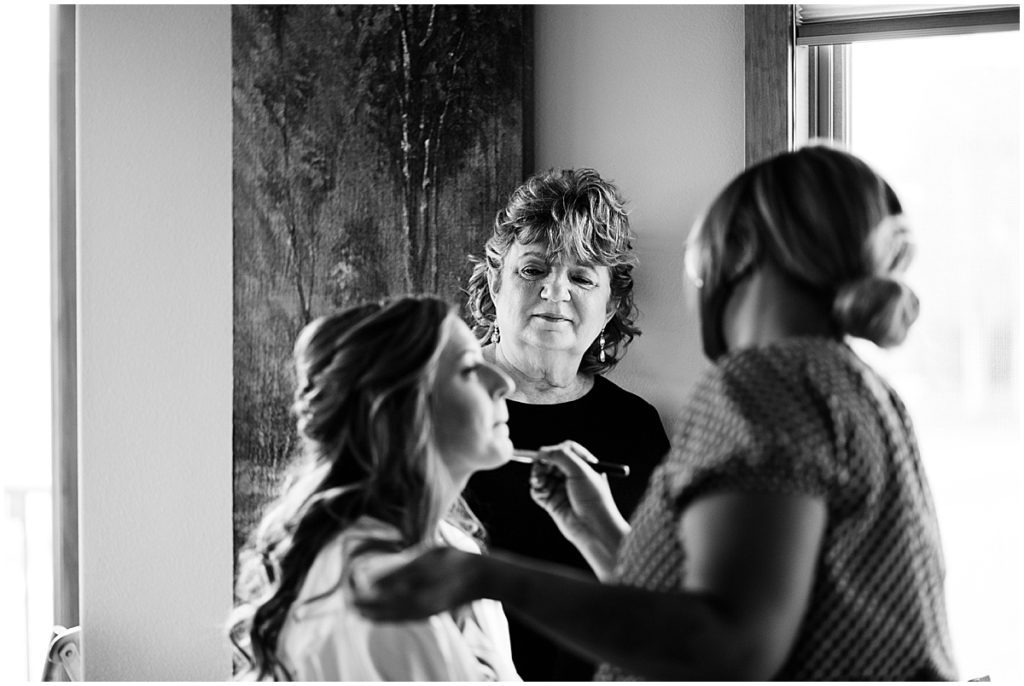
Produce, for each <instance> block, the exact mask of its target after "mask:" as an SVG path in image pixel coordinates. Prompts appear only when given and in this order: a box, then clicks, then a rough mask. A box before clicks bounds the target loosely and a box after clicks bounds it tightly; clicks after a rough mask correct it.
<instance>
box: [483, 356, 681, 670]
mask: <svg viewBox="0 0 1024 686" xmlns="http://www.w3.org/2000/svg"><path fill="white" fill-rule="evenodd" d="M508 411H509V421H508V426H509V432H510V435H511V438H512V443H513V445H515V446H516V447H517V448H523V449H530V450H536V449H537V448H540V447H541V446H546V445H554V444H556V443H561V442H562V441H565V440H574V441H576V442H578V443H580V444H581V445H583V446H584V447H585V448H587V450H589V451H590V452H592V453H593V454H594V455H595V456H596V457H597V458H598V459H601V460H607V461H611V462H620V463H625V464H628V465H629V467H630V475H629V476H628V477H626V478H616V477H609V482H610V485H611V489H612V494H613V495H614V496H615V502H616V504H617V505H618V507H619V509H620V511H621V512H622V513H623V515H624V516H626V517H629V515H630V513H631V512H632V511H633V510H634V508H635V507H636V505H637V503H638V502H639V500H640V496H641V495H643V492H644V489H645V488H646V486H647V480H648V478H649V477H650V475H651V472H652V471H653V469H654V467H655V466H656V465H657V464H658V463H659V462H661V460H662V458H663V457H664V456H665V453H666V452H668V448H669V441H668V435H667V434H666V433H665V429H664V426H663V425H662V422H661V417H660V416H659V414H658V411H657V410H656V409H655V408H654V406H653V405H651V404H650V403H648V402H647V401H645V400H644V399H643V398H641V397H640V396H638V395H635V394H633V393H630V392H629V391H626V390H625V389H623V388H621V387H619V386H617V385H616V384H615V383H613V382H611V381H609V380H608V379H606V378H604V377H603V376H596V377H594V385H593V387H592V388H591V389H590V391H588V392H587V394H586V395H584V396H582V397H581V398H578V399H576V400H573V401H570V402H565V403H557V404H554V405H531V404H527V403H520V402H515V401H508ZM529 479H530V466H529V465H527V464H520V463H515V462H512V463H509V464H507V465H505V466H503V467H501V468H499V469H495V470H492V471H487V472H479V473H477V474H475V475H474V476H473V478H472V479H470V482H469V487H468V488H467V490H466V500H467V502H468V503H469V506H470V508H472V510H473V512H474V513H476V515H477V517H479V518H480V520H481V522H482V523H483V525H484V528H485V529H486V531H487V536H488V543H489V545H490V547H492V548H495V549H501V550H507V551H511V552H515V553H519V554H521V555H526V556H528V557H532V558H535V559H541V560H547V561H550V562H555V563H558V564H563V565H568V566H571V567H575V568H577V569H581V570H585V571H587V572H588V573H589V572H590V567H589V566H588V565H587V563H586V561H585V560H584V559H583V557H582V556H581V555H580V553H579V552H578V551H577V550H576V548H575V547H574V546H573V545H572V544H571V543H569V542H568V541H566V540H565V538H563V537H562V534H561V533H560V532H559V531H558V528H557V527H556V526H555V524H554V522H552V521H551V518H550V517H549V516H548V514H547V512H545V511H544V509H543V508H541V507H540V506H539V505H537V504H536V503H534V502H533V500H532V499H531V498H530V481H529ZM508 619H509V629H510V633H511V638H512V657H513V661H514V662H515V665H516V669H517V671H518V672H519V675H520V676H521V677H522V678H523V679H524V680H526V681H590V680H591V679H592V678H593V675H594V670H595V668H596V665H594V664H593V663H591V662H588V661H586V660H583V659H581V658H579V657H577V656H575V655H574V654H572V653H571V652H569V651H567V650H564V649H563V648H561V647H559V646H558V645H557V644H555V643H554V642H552V641H550V640H549V639H547V638H545V637H544V636H542V635H541V634H539V633H537V632H536V631H534V630H533V629H531V628H529V627H528V626H527V625H525V624H523V623H522V622H520V621H518V620H517V619H516V617H514V616H509V618H508Z"/></svg>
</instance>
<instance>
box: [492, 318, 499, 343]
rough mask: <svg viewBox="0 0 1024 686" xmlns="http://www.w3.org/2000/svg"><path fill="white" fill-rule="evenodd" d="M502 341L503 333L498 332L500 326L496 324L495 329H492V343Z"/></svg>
mask: <svg viewBox="0 0 1024 686" xmlns="http://www.w3.org/2000/svg"><path fill="white" fill-rule="evenodd" d="M500 340H501V333H500V332H499V331H498V325H497V323H495V325H494V328H493V329H491V343H497V342H498V341H500Z"/></svg>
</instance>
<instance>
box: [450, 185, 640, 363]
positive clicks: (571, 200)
mask: <svg viewBox="0 0 1024 686" xmlns="http://www.w3.org/2000/svg"><path fill="white" fill-rule="evenodd" d="M633 238H634V236H633V234H632V233H631V231H630V228H629V217H628V215H627V212H626V210H625V208H624V202H623V200H622V199H621V198H620V197H619V192H618V189H617V188H616V187H615V186H614V185H613V184H612V183H610V182H608V181H605V180H604V179H602V178H601V176H600V175H599V174H598V173H597V172H596V171H594V170H593V169H586V168H582V169H565V170H562V171H555V170H553V169H552V170H548V171H546V172H542V173H539V174H536V175H534V176H532V177H531V178H529V179H527V181H526V182H525V183H523V185H521V186H519V188H517V189H516V190H515V191H513V193H512V195H511V196H510V197H509V201H508V203H507V204H506V206H505V207H504V208H503V209H502V210H501V211H499V212H498V214H497V216H496V217H495V220H494V233H493V234H492V235H491V237H490V238H489V239H488V240H487V242H486V243H485V244H484V255H483V256H482V257H477V256H470V261H471V263H472V264H473V273H472V275H470V277H469V284H468V286H467V288H466V292H467V295H468V307H469V311H470V314H471V315H472V317H473V331H474V333H475V334H476V335H477V337H479V338H481V339H484V338H487V337H489V336H490V335H491V332H492V331H493V330H494V320H495V316H496V315H495V309H494V301H493V300H492V299H491V294H490V289H489V287H488V273H490V275H491V278H492V279H493V280H494V284H495V286H494V287H495V289H496V290H497V289H498V288H500V287H501V268H502V265H503V264H504V261H505V256H506V255H507V254H508V250H509V248H510V247H511V245H512V242H513V241H518V242H519V243H535V242H543V243H544V244H545V245H546V246H547V252H548V255H549V256H554V255H558V256H561V257H571V258H572V259H573V260H575V261H577V262H579V263H581V264H597V265H603V266H606V267H608V268H609V270H610V272H611V298H612V300H614V301H615V302H616V304H617V306H616V309H615V314H614V315H613V316H612V318H611V320H610V321H609V322H608V324H607V325H606V326H605V328H604V339H605V361H604V362H601V361H600V351H599V350H597V348H596V346H591V347H590V348H588V349H587V351H586V352H585V353H584V355H583V359H582V361H581V362H580V368H579V371H580V372H581V373H584V374H602V373H604V372H606V371H608V370H610V369H612V368H613V367H614V366H615V365H616V364H617V363H618V361H619V360H620V359H622V357H623V356H624V355H625V354H626V348H627V347H629V344H630V342H632V340H633V338H634V337H635V336H637V335H639V334H640V329H639V328H637V326H636V324H635V320H636V317H637V309H636V306H635V305H634V303H633V267H634V266H636V262H637V260H636V254H635V253H634V251H633Z"/></svg>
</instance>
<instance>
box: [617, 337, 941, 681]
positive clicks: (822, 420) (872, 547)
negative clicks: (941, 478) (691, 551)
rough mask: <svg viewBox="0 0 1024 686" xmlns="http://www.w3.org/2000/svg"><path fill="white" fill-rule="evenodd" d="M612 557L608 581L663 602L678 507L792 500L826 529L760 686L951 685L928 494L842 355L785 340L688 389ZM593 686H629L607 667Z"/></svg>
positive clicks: (901, 434) (918, 469) (890, 420)
mask: <svg viewBox="0 0 1024 686" xmlns="http://www.w3.org/2000/svg"><path fill="white" fill-rule="evenodd" d="M672 446H673V447H672V450H671V452H670V453H669V455H668V456H667V457H666V459H665V461H664V462H663V463H662V465H661V466H660V467H658V469H657V470H656V471H655V473H654V475H653V476H652V478H651V481H650V485H649V487H648V489H647V492H646V494H645V495H644V498H643V500H642V501H641V504H640V506H639V507H638V509H637V511H636V513H635V514H634V516H633V521H632V526H633V529H632V532H631V533H630V534H629V535H628V536H627V538H626V539H625V541H624V542H623V545H622V547H621V549H620V551H619V558H618V563H617V566H616V570H615V572H616V574H615V576H616V581H617V582H619V583H623V584H628V585H632V586H640V587H644V588H649V589H654V590H674V589H675V590H678V589H680V588H681V579H682V578H683V573H684V570H685V568H686V548H685V546H684V545H683V544H682V543H681V542H680V540H679V539H678V537H677V535H676V532H677V530H678V524H679V520H680V517H681V514H682V512H683V511H684V510H685V509H686V507H687V504H688V503H690V502H692V501H693V500H694V499H695V498H699V497H700V496H701V495H703V494H707V493H710V492H714V491H734V492H735V491H747V492H755V491H756V492H775V493H806V494H811V495H814V496H817V497H820V498H823V499H824V500H825V503H826V506H827V512H828V521H827V525H826V530H825V533H824V539H823V542H822V549H821V556H820V560H819V561H818V565H817V568H816V572H815V580H814V588H813V590H812V595H811V599H810V602H809V606H808V608H807V612H806V615H805V616H804V618H803V622H802V624H801V627H800V630H799V632H798V635H797V638H796V642H795V644H794V646H793V649H792V651H791V653H790V655H789V656H788V658H787V660H786V663H785V664H784V665H783V667H782V669H781V670H780V672H779V673H778V674H777V675H775V678H777V679H781V680H789V681H796V680H814V681H830V680H843V681H856V680H871V681H888V680H896V681H901V680H902V681H906V680H928V679H955V678H956V668H955V666H954V663H953V659H952V651H951V647H950V641H949V631H948V627H947V624H946V610H945V601H944V596H943V576H944V567H943V560H942V550H941V544H940V541H939V532H938V528H937V524H936V518H935V511H934V507H933V504H932V499H931V494H930V492H929V489H928V484H927V481H926V479H925V475H924V472H923V469H922V466H921V460H920V455H919V454H918V449H917V442H916V440H915V438H914V431H913V428H912V426H911V424H910V419H909V417H908V415H907V411H906V408H905V407H904V406H903V403H902V402H901V401H900V399H899V398H898V397H897V396H896V394H895V393H894V392H893V391H892V389H891V388H889V386H888V385H887V384H886V383H885V382H884V381H882V379H881V378H880V377H879V376H878V375H877V374H876V373H875V372H873V371H872V370H871V369H870V368H868V367H867V366H866V365H865V364H864V363H863V362H862V361H861V360H860V359H859V358H858V357H857V356H856V355H855V354H854V353H853V351H852V350H851V349H850V348H849V347H848V346H846V345H845V344H843V343H841V342H838V341H831V340H828V339H824V338H810V337H808V338H792V339H786V340H784V341H780V342H778V343H775V344H773V345H770V346H764V347H760V348H755V349H748V350H743V351H739V352H736V353H734V354H732V355H729V356H727V357H725V358H723V360H722V361H721V362H720V363H719V364H718V365H716V367H715V368H714V369H712V370H711V371H709V372H708V374H707V375H706V376H705V377H704V378H703V379H702V381H701V383H700V384H699V385H698V387H697V389H696V391H695V395H694V397H693V398H692V399H691V402H690V404H689V405H688V407H687V410H686V412H685V413H684V415H683V417H682V418H681V421H680V423H679V425H678V429H677V432H676V435H675V437H674V440H673V442H672ZM597 678H598V679H599V680H630V679H634V678H637V677H636V676H635V675H630V674H628V673H625V672H623V671H621V670H618V669H617V668H613V667H611V666H609V665H602V666H601V668H600V669H599V670H598V674H597Z"/></svg>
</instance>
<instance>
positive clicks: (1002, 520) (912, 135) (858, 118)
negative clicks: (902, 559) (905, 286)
mask: <svg viewBox="0 0 1024 686" xmlns="http://www.w3.org/2000/svg"><path fill="white" fill-rule="evenodd" d="M1020 61H1021V60H1020V34H1019V32H1016V31H1014V32H1004V33H989V34H974V35H964V36H944V37H929V38H914V39H900V40H885V41H864V42H859V43H854V44H853V45H852V54H851V58H850V62H851V65H852V74H851V83H852V94H851V102H852V111H851V141H850V149H851V150H852V152H854V153H856V154H858V155H860V156H862V157H863V158H864V159H865V160H867V161H868V162H869V163H871V164H872V165H873V166H875V167H876V168H877V169H878V170H879V171H880V172H881V173H882V174H883V176H885V177H886V178H887V179H888V180H889V182H890V183H891V184H892V185H893V187H894V188H895V190H896V192H897V193H898V194H899V196H900V198H901V200H902V201H903V205H904V210H905V212H906V214H907V215H908V218H909V221H910V224H911V227H912V228H913V229H914V231H915V234H916V237H917V243H918V251H917V257H916V259H915V263H914V265H913V266H912V267H911V269H910V271H909V273H908V277H907V278H908V281H909V283H910V285H911V286H912V287H913V288H914V289H915V291H916V292H917V294H918V295H919V296H920V298H921V316H920V319H919V320H918V322H917V324H916V325H915V327H914V328H913V329H912V330H911V334H910V336H909V338H908V339H907V341H906V343H905V344H904V345H903V346H902V347H900V348H897V349H896V350H895V351H888V352H882V351H878V350H876V349H874V348H873V346H871V345H870V344H868V345H864V346H859V347H858V351H859V352H861V353H862V354H863V355H864V356H865V357H866V358H868V359H869V360H870V361H871V362H872V363H873V364H874V365H875V366H876V367H877V368H878V369H879V370H880V371H881V372H882V373H883V374H884V375H885V376H886V377H887V378H888V379H889V380H890V382H891V383H892V384H893V385H894V386H895V387H896V389H897V390H898V392H899V393H900V394H901V395H902V397H903V398H904V400H905V402H906V403H907V406H908V408H909V410H910V413H911V416H912V417H913V419H914V422H915V426H916V429H917V432H918V437H919V441H920V446H921V453H922V456H923V460H924V463H925V468H926V469H927V471H928V475H929V479H930V481H931V486H932V492H933V495H934V498H935V502H936V508H937V509H938V514H939V524H940V527H941V530H942V535H943V544H944V548H945V553H946V568H947V598H948V603H949V608H948V611H949V619H950V623H951V631H952V635H953V649H954V651H955V654H956V657H957V660H958V663H959V667H960V677H961V679H964V680H966V679H973V678H978V677H982V676H990V677H991V679H992V680H993V681H1015V682H1020V681H1022V680H1024V657H1022V656H1024V507H1022V502H1024V497H1022V491H1024V468H1022V461H1024V445H1022V437H1021V424H1022V421H1021V419H1022V413H1024V402H1022V395H1024V381H1022V380H1024V364H1022V362H1024V359H1022V347H1024V339H1022V329H1021V322H1022V311H1024V303H1022V298H1021V290H1022V278H1021V255H1022V245H1024V243H1022V238H1021V231H1020V190H1021V184H1020V78H1021V75H1020Z"/></svg>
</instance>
